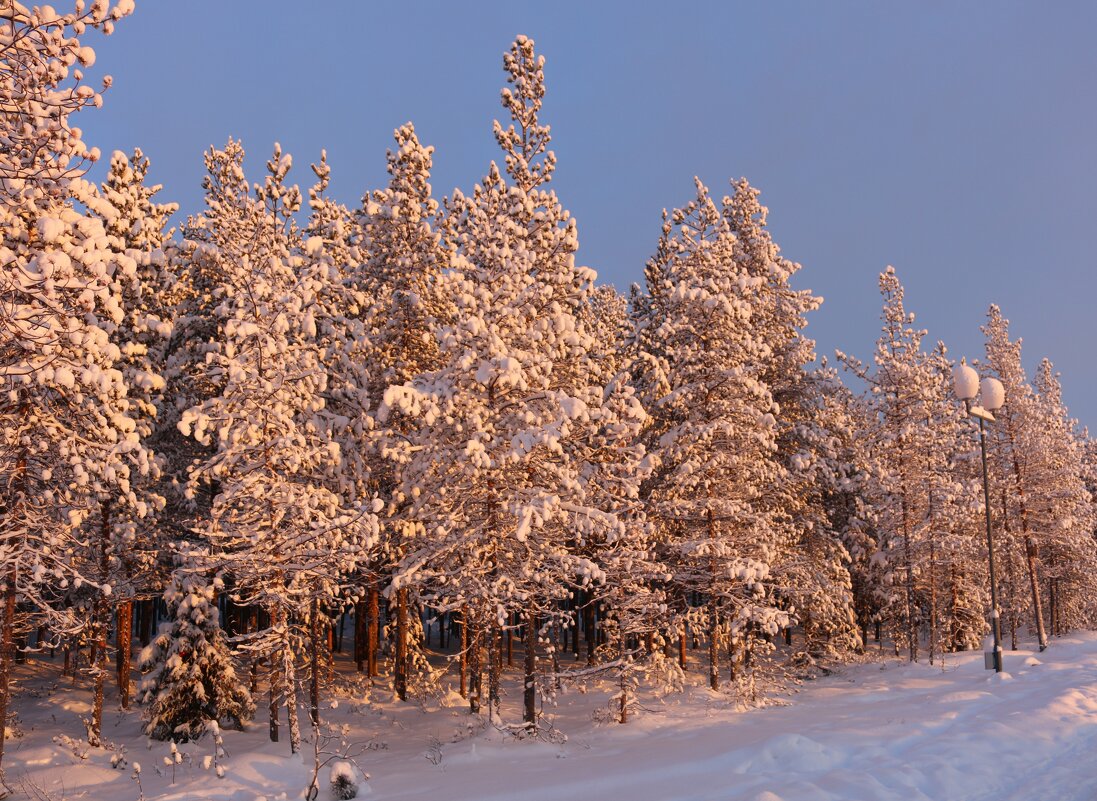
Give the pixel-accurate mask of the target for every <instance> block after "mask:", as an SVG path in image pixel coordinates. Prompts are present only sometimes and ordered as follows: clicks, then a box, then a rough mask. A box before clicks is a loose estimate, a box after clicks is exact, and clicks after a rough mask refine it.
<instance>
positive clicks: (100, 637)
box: [88, 500, 111, 747]
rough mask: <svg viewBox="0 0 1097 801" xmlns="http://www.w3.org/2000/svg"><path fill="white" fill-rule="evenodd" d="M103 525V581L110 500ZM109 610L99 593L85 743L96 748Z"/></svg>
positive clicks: (100, 728) (103, 578) (107, 563)
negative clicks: (91, 691) (93, 686)
mask: <svg viewBox="0 0 1097 801" xmlns="http://www.w3.org/2000/svg"><path fill="white" fill-rule="evenodd" d="M101 511H102V518H103V519H102V522H101V525H100V528H99V580H100V581H102V582H106V580H107V573H108V571H109V569H110V554H109V551H108V547H109V543H110V526H111V516H110V513H111V501H110V500H106V501H103V503H102V510H101ZM109 614H110V609H109V606H108V604H107V599H106V596H105V595H103V593H102V591H100V592H99V594H98V595H97V596H96V598H95V605H94V611H93V613H92V615H93V622H92V626H93V630H94V632H95V657H94V662H93V665H92V670H93V671H94V675H95V694H94V696H93V700H92V705H91V725H90V726H89V727H88V744H89V745H92V746H96V747H98V746H99V742H100V734H101V732H102V731H103V694H104V691H105V689H106V682H107V619H108V617H107V616H108V615H109Z"/></svg>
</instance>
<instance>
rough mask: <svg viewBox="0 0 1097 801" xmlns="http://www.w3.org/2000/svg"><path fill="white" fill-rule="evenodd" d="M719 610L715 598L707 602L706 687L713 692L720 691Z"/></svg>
mask: <svg viewBox="0 0 1097 801" xmlns="http://www.w3.org/2000/svg"><path fill="white" fill-rule="evenodd" d="M718 615H719V609H718V608H717V605H716V596H715V595H714V596H712V598H711V599H710V600H709V609H708V686H709V687H710V688H712V689H713V690H719V689H720V649H719V647H718V645H717V639H718V635H719V632H720V618H719V616H718Z"/></svg>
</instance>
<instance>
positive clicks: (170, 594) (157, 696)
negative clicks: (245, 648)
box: [137, 569, 255, 742]
mask: <svg viewBox="0 0 1097 801" xmlns="http://www.w3.org/2000/svg"><path fill="white" fill-rule="evenodd" d="M219 583H220V581H219V580H215V581H213V582H210V581H208V580H207V579H206V578H205V577H204V576H203V575H201V574H200V573H195V572H193V571H187V570H184V569H179V570H176V571H175V572H174V573H173V574H172V576H171V579H170V581H169V583H168V586H167V587H166V588H165V590H164V602H165V603H166V604H167V607H168V617H169V620H168V622H166V623H163V624H161V627H160V631H159V633H158V634H157V635H156V637H155V639H153V641H152V642H151V643H149V645H147V646H146V647H145V648H144V649H143V650H142V651H141V655H140V660H139V661H140V665H139V666H140V668H141V671H142V672H143V673H144V674H145V675H144V677H143V678H142V679H141V684H140V686H139V688H138V693H137V700H138V701H139V702H140V703H142V704H144V705H145V706H146V709H145V714H144V720H145V725H144V730H145V733H146V734H147V735H148V736H149V737H152V738H153V739H155V740H173V741H175V742H186V741H188V740H196V739H198V738H199V737H201V736H202V734H203V733H205V731H206V727H207V726H208V725H209V721H211V720H213V721H217V722H218V723H219V724H221V725H229V726H233V727H235V728H240V727H241V726H242V725H243V723H244V722H245V721H247V720H250V719H251V716H252V715H253V714H254V713H255V703H254V701H253V700H252V698H251V694H250V693H249V692H248V690H247V688H246V687H245V686H244V685H243V683H242V682H241V681H240V680H239V679H238V678H237V676H236V666H235V664H234V661H233V658H232V653H231V651H230V650H229V647H228V645H227V644H226V643H225V638H224V633H223V632H222V630H221V624H220V614H219V612H218V609H217V591H218V589H219V586H218V585H219Z"/></svg>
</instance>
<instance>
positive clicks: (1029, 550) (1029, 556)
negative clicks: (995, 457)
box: [1007, 417, 1047, 651]
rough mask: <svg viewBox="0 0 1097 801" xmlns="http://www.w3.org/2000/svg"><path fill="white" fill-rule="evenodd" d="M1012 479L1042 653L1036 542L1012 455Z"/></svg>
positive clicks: (1044, 639) (1009, 431) (1044, 640)
mask: <svg viewBox="0 0 1097 801" xmlns="http://www.w3.org/2000/svg"><path fill="white" fill-rule="evenodd" d="M1008 420H1009V418H1008V417H1007V434H1008V435H1009V438H1010V442H1011V443H1012V442H1013V431H1012V428H1011V427H1010V426H1009V424H1008ZM1013 478H1014V482H1015V483H1016V486H1017V497H1018V501H1019V504H1020V512H1021V534H1022V535H1023V536H1024V542H1025V566H1026V567H1027V568H1028V580H1029V585H1030V586H1031V588H1032V614H1033V617H1034V618H1035V623H1036V636H1037V639H1038V641H1039V644H1040V650H1041V651H1043V650H1044V649H1046V648H1047V631H1045V629H1044V610H1043V605H1042V604H1041V602H1040V583H1039V581H1038V580H1037V577H1036V542H1035V541H1034V540H1033V539H1032V535H1031V533H1030V532H1029V527H1028V504H1027V502H1026V500H1025V483H1024V479H1023V477H1022V475H1021V463H1020V461H1018V459H1017V454H1016V453H1014V455H1013Z"/></svg>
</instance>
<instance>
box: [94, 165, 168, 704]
mask: <svg viewBox="0 0 1097 801" xmlns="http://www.w3.org/2000/svg"><path fill="white" fill-rule="evenodd" d="M148 168H149V161H148V159H147V158H145V156H144V154H143V153H142V152H141V150H140V149H138V150H135V151H134V153H133V155H132V156H131V157H127V156H126V155H125V154H124V153H122V152H120V151H115V152H114V154H113V155H112V156H111V163H110V171H109V172H108V174H107V179H106V181H105V182H104V184H103V185H102V187H101V190H100V195H101V197H102V199H103V201H105V203H100V204H97V205H96V209H97V210H98V211H99V213H100V214H102V216H103V224H104V227H105V229H106V232H107V234H108V236H109V237H110V238H111V239H110V241H111V248H112V250H114V251H115V252H116V254H117V255H116V257H115V258H116V260H117V261H119V262H121V263H123V264H124V265H125V267H126V269H124V270H117V271H116V272H115V284H116V285H117V291H118V292H119V294H120V296H121V299H122V305H123V311H124V317H123V319H122V321H121V322H120V323H119V324H117V325H115V326H113V327H112V328H111V330H110V331H109V333H110V335H111V340H112V341H113V342H114V343H115V344H117V345H118V347H119V349H120V350H121V354H122V358H121V360H120V362H119V368H120V369H121V370H122V373H123V375H124V376H125V380H126V385H127V387H128V389H129V392H128V396H129V399H130V402H131V404H132V416H133V417H134V420H135V422H136V423H137V433H138V434H139V435H140V437H141V439H142V441H143V442H145V443H148V444H152V443H153V435H154V434H155V433H156V431H157V426H158V424H157V415H158V410H159V408H160V407H161V406H162V405H163V400H164V395H163V392H164V387H165V382H164V379H163V378H162V373H163V372H164V367H165V354H166V352H167V345H168V341H169V337H170V335H171V331H172V323H171V319H172V310H171V309H170V307H169V306H168V305H167V303H166V300H167V299H168V298H169V294H168V292H167V290H168V287H169V281H168V275H167V273H166V271H165V267H166V258H165V255H164V251H163V247H164V244H165V240H166V238H167V237H168V236H169V233H168V232H166V231H165V230H164V229H165V226H166V225H167V219H168V217H169V216H170V215H171V214H172V213H174V212H175V210H176V208H177V206H176V205H175V204H159V203H155V202H154V201H153V197H154V196H155V195H156V194H157V193H158V192H159V191H160V188H161V187H160V186H158V185H154V186H148V185H146V184H145V178H146V176H147V174H148ZM160 477H161V476H160V470H159V465H157V467H156V469H155V470H153V471H150V473H149V474H147V475H146V476H143V477H141V479H142V480H141V481H140V482H139V483H140V485H141V486H140V487H135V489H137V490H138V491H139V492H141V493H143V495H144V500H145V503H146V506H147V507H149V508H150V509H152V510H154V511H157V512H158V511H159V510H160V509H161V508H162V506H163V503H164V500H163V498H162V497H161V496H160V495H159V494H158V493H157V487H156V484H157V483H158V481H159V480H160ZM103 511H106V510H103ZM156 517H157V515H154V514H146V515H144V517H137V518H135V517H133V516H132V515H131V516H127V517H121V518H120V517H118V516H117V515H114V516H113V523H112V525H111V530H110V531H109V533H110V535H111V540H110V541H109V542H108V543H107V548H108V550H109V552H110V553H109V555H108V564H107V568H108V574H109V579H110V580H111V582H112V583H113V585H114V586H115V592H114V594H113V596H112V600H113V602H114V605H115V617H116V629H115V631H116V636H115V640H116V645H117V660H116V663H117V665H116V666H117V674H118V690H119V696H120V699H121V704H122V708H123V709H124V708H126V707H127V706H128V705H129V697H130V677H129V674H130V647H131V642H132V614H133V599H134V598H135V597H136V596H139V595H143V596H145V597H152V596H154V595H159V593H160V592H161V580H162V579H161V578H160V571H159V568H160V567H161V565H160V564H158V562H159V555H160V553H161V552H162V551H163V550H164V549H165V547H166V546H167V544H168V542H167V540H166V538H164V537H163V536H162V535H161V532H162V529H161V528H160V526H159V525H158V524H157V522H156ZM102 679H103V677H102V675H101V674H100V675H99V676H98V677H97V683H96V698H97V701H98V700H100V697H101V693H102V687H101V684H102Z"/></svg>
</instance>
